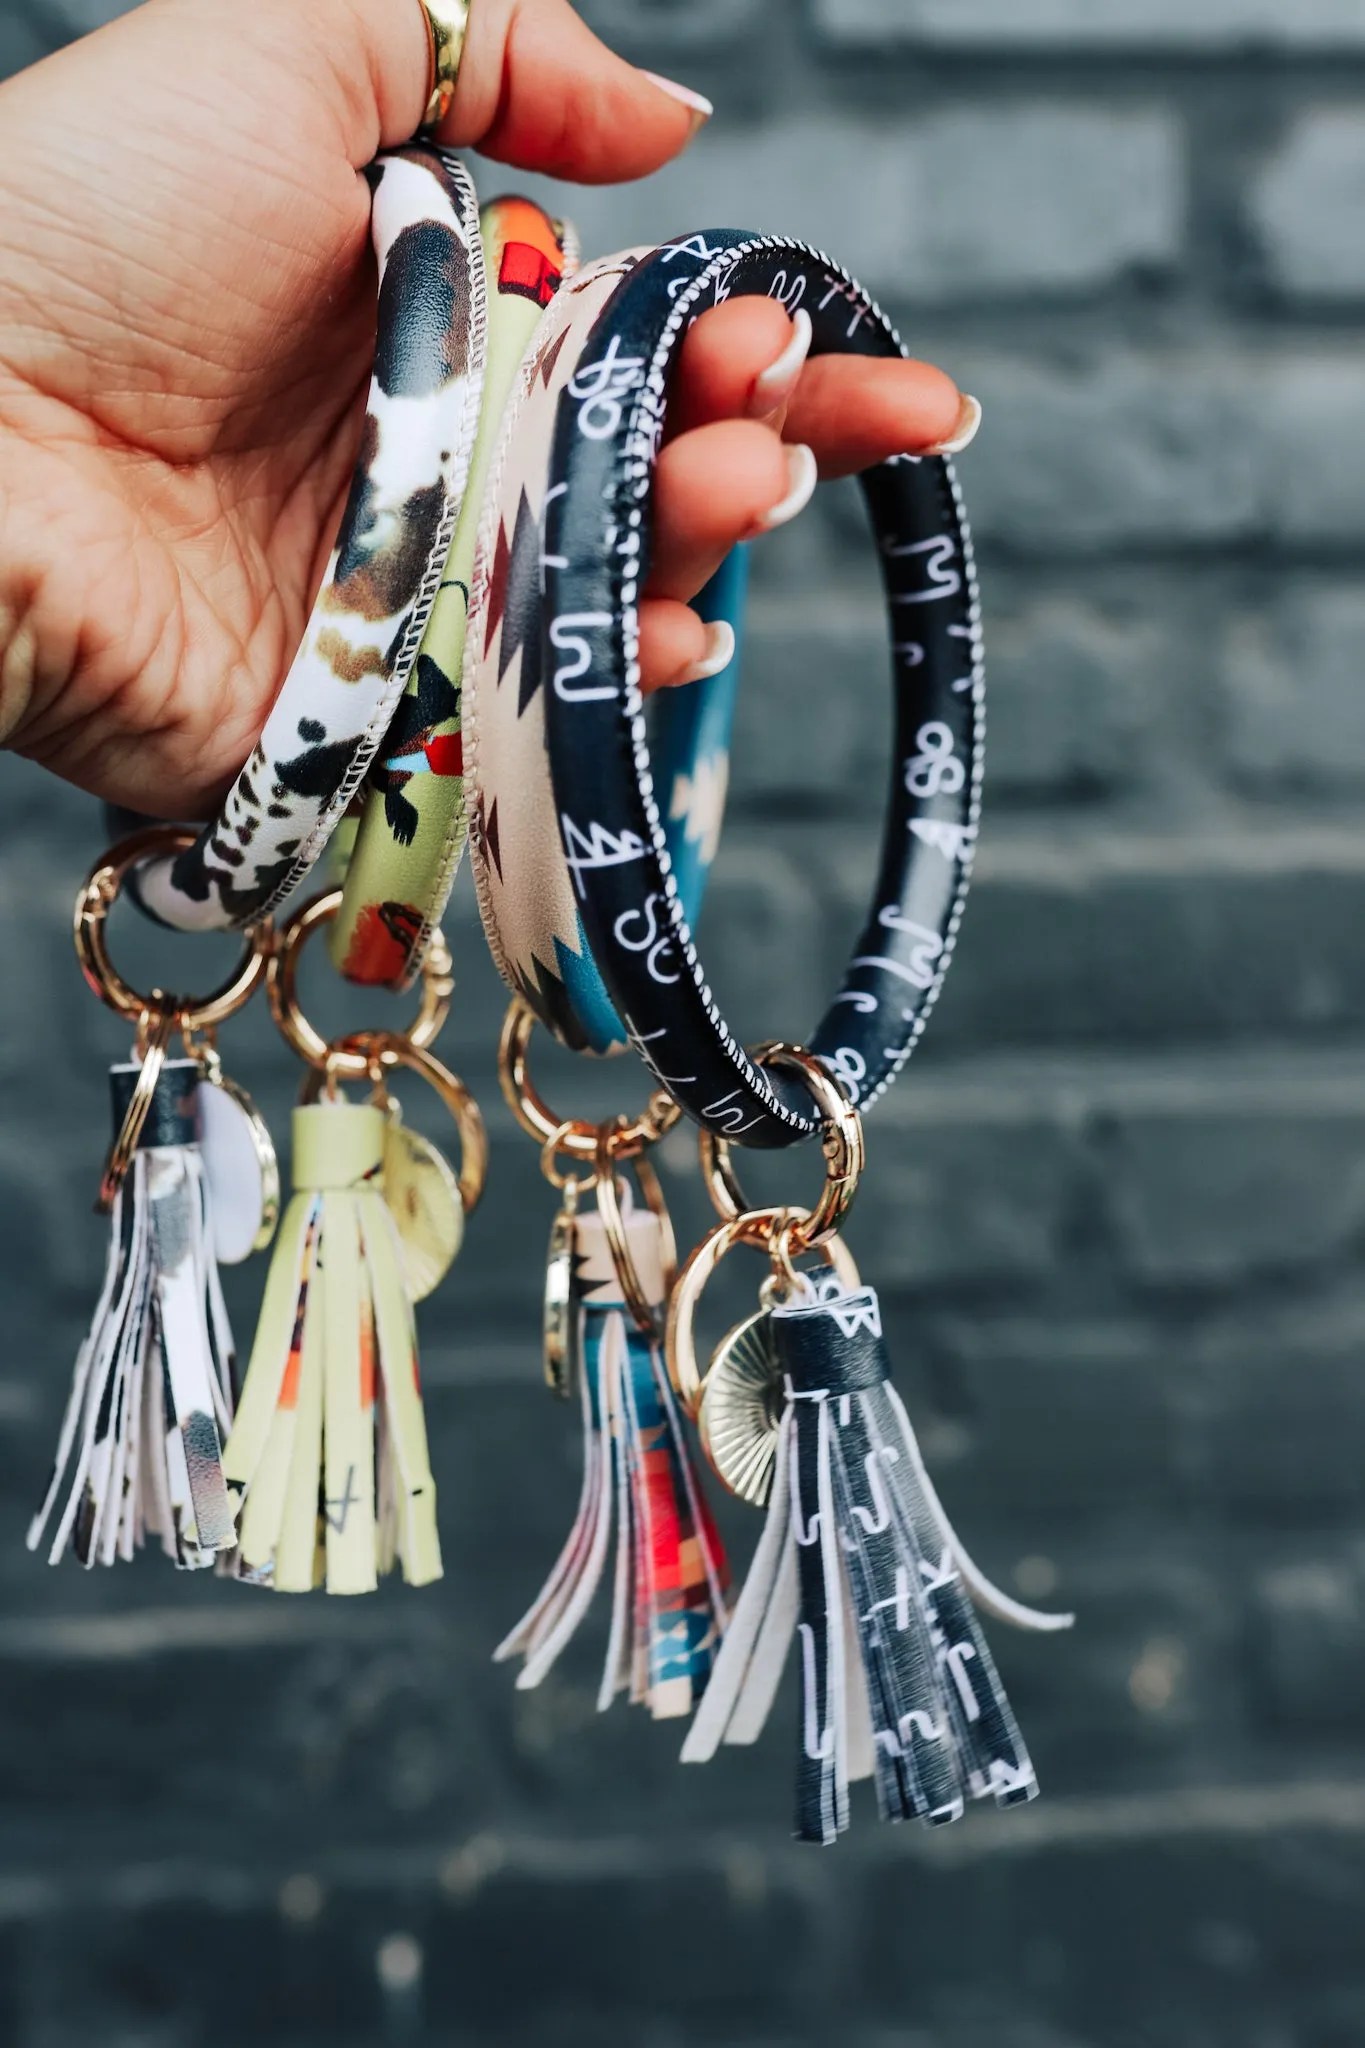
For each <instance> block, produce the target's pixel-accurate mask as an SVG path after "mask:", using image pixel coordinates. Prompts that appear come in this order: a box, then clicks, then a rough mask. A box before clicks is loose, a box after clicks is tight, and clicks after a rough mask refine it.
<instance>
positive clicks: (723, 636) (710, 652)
mask: <svg viewBox="0 0 1365 2048" xmlns="http://www.w3.org/2000/svg"><path fill="white" fill-rule="evenodd" d="M734 658H735V629H734V627H733V626H732V625H731V624H730V622H729V620H728V619H717V620H716V622H715V624H714V625H711V626H708V627H707V629H706V652H705V654H704V655H703V656H702V658H701V660H700V661H694V662H693V664H692V666H691V668H685V669H684V670H683V672H682V674H681V675H680V676H678V677H676V678H675V681H677V682H679V683H704V682H705V681H706V678H707V677H708V676H718V675H719V674H720V672H721V670H722V669H723V668H728V667H729V666H730V663H731V662H732V661H733V660H734Z"/></svg>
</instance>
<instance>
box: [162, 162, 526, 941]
mask: <svg viewBox="0 0 1365 2048" xmlns="http://www.w3.org/2000/svg"><path fill="white" fill-rule="evenodd" d="M370 183H371V186H372V188H373V193H374V198H373V208H372V213H373V220H372V232H373V238H374V245H375V251H376V254H377V256H378V259H379V330H378V339H377V345H376V352H375V366H374V376H373V379H372V382H371V385H370V395H369V404H368V409H367V412H366V417H365V427H364V432H363V435H362V440H361V451H360V459H359V462H358V463H357V466H356V471H355V475H354V477H353V479H352V483H351V492H350V497H349V499H348V500H347V505H346V511H345V513H344V515H343V518H342V523H341V531H340V534H339V535H338V538H337V544H336V548H335V550H334V552H333V555H332V560H331V563H330V565H329V568H328V571H327V576H326V579H325V580H324V583H323V586H322V590H321V592H320V594H319V596H318V600H317V602H316V604H315V605H314V607H313V612H312V616H311V618H310V619H309V622H308V627H307V630H306V632H305V634H304V637H303V643H302V645H301V647H300V649H299V652H298V654H297V655H296V656H295V659H294V662H293V665H292V667H291V668H290V670H289V673H288V675H287V676H286V678H285V681H284V686H283V688H282V689H281V691H280V694H279V696H278V698H277V699H276V701H275V705H274V708H273V710H272V711H271V713H270V716H269V717H268V718H267V720H266V723H265V728H264V730H263V732H262V734H261V737H260V739H259V741H258V742H257V744H256V746H255V747H254V749H253V750H252V754H251V758H250V759H249V760H248V762H247V764H246V766H245V767H244V768H243V770H242V772H241V774H240V775H239V776H238V777H237V780H236V782H235V783H234V785H233V787H232V789H231V791H230V792H229V794H228V797H227V800H226V802H225V803H224V805H223V808H222V810H221V811H220V813H219V815H218V816H217V818H216V819H215V820H214V822H213V823H212V825H210V826H208V827H207V828H206V829H205V830H204V831H202V832H201V833H199V834H198V835H197V837H196V839H195V841H194V844H193V845H192V846H191V847H190V848H189V849H188V850H187V851H186V852H184V853H182V854H180V855H179V857H178V858H177V859H176V860H174V861H173V862H168V863H164V864H158V865H155V866H152V867H149V868H148V869H147V871H146V872H145V873H144V874H143V876H142V877H141V881H140V891H139V900H140V901H141V902H142V903H143V905H144V907H145V908H146V909H148V910H149V911H150V912H151V913H152V915H153V916H155V917H158V918H160V919H161V920H162V921H163V922H164V923H166V924H170V925H177V926H179V927H181V928H182V929H184V930H187V931H209V930H218V929H222V928H224V927H227V926H232V925H241V924H247V923H249V922H250V921H251V920H252V919H253V918H257V917H261V916H263V915H264V914H265V913H267V912H268V911H270V910H272V909H273V908H274V906H275V905H276V904H277V903H279V902H280V901H282V899H283V898H284V897H285V896H286V895H287V894H288V893H289V891H290V890H291V889H292V888H293V887H294V885H295V883H297V882H298V881H300V880H301V879H302V878H303V876H304V875H306V874H307V872H308V870H309V868H311V866H312V865H313V863H314V861H315V860H316V859H317V857H318V855H319V854H320V853H321V852H322V850H323V848H324V846H325V845H326V843H327V840H328V839H329V837H330V836H331V833H332V831H333V829H334V827H335V826H336V825H337V824H338V822H339V821H340V819H341V817H342V816H343V814H344V813H345V811H346V808H347V806H348V804H349V803H350V800H351V798H352V796H353V795H354V794H355V792H356V790H357V789H358V788H359V786H360V784H361V782H362V780H363V779H364V776H365V774H366V772H367V770H368V769H369V766H370V762H371V760H372V759H373V757H374V754H375V752H376V750H377V748H378V746H379V743H380V741H381V740H382V739H383V737H384V734H385V732H386V731H387V729H388V726H389V723H390V720H391V719H392V717H393V713H394V708H395V706H396V704H397V702H398V700H399V698H400V697H401V695H402V693H403V689H404V686H405V685H406V683H407V680H408V676H409V674H410V672H411V670H412V666H413V663H414V661H415V660H416V657H417V650H418V647H419V644H420V642H421V639H422V635H423V633H424V631H425V629H426V624H427V620H428V618H429V616H430V614H431V609H432V605H433V603H434V601H435V597H436V591H437V586H438V585H439V583H440V580H441V576H442V572H443V570H444V567H445V561H446V555H447V553H448V552H449V548H450V538H451V534H452V532H453V530H454V526H455V519H456V514H457V512H458V510H459V506H460V501H461V498H462V495H463V492H464V486H465V478H466V475H467V473H468V469H469V461H470V454H471V451H472V449H473V445H474V433H475V428H476V426H477V422H478V408H479V390H480V385H481V382H482V377H483V358H484V341H485V301H484V272H483V252H482V249H481V246H480V243H479V234H478V206H477V202H476V200H475V197H474V188H473V186H472V185H471V183H470V181H469V178H468V176H467V174H466V172H465V170H464V168H463V166H462V165H461V164H460V163H459V162H458V160H457V159H456V158H454V157H452V156H447V155H445V154H444V153H443V152H442V151H440V150H436V149H433V148H431V147H429V146H427V145H417V144H414V145H411V146H409V147H408V148H406V149H401V150H395V151H391V152H390V153H388V154H387V155H385V156H382V157H380V158H379V160H378V162H377V163H376V164H375V165H374V166H373V168H372V170H371V172H370Z"/></svg>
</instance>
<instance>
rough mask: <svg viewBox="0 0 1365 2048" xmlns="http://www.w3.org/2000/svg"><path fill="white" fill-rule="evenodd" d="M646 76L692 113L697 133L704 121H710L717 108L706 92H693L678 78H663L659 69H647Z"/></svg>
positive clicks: (652, 83) (694, 129)
mask: <svg viewBox="0 0 1365 2048" xmlns="http://www.w3.org/2000/svg"><path fill="white" fill-rule="evenodd" d="M644 76H645V77H646V78H647V79H648V80H649V82H650V84H651V85H657V86H658V88H659V91H660V92H666V93H667V94H668V97H669V98H670V99H671V100H677V102H678V104H679V105H680V106H683V107H686V108H687V110H688V112H689V113H690V114H691V115H692V132H693V134H694V135H695V133H696V131H697V130H698V128H700V127H701V124H702V122H703V121H709V120H710V118H711V116H712V115H713V114H714V113H715V111H716V110H715V108H714V107H713V106H712V104H711V102H710V100H708V99H707V97H706V95H705V93H701V92H693V90H692V88H691V86H690V85H679V83H678V81H677V79H676V78H661V77H660V75H659V73H658V72H657V71H646V72H645V73H644Z"/></svg>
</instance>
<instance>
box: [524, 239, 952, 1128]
mask: <svg viewBox="0 0 1365 2048" xmlns="http://www.w3.org/2000/svg"><path fill="white" fill-rule="evenodd" d="M741 295H760V296H766V297H775V298H777V299H779V300H780V301H781V302H782V304H783V305H785V306H786V307H787V308H788V309H789V310H792V311H794V310H795V309H796V308H797V307H798V306H804V308H805V310H806V311H807V312H808V313H809V314H810V317H811V322H812V326H813V341H812V353H813V354H817V355H818V354H822V353H838V352H843V353H849V354H859V355H873V356H897V355H900V354H902V353H903V350H902V347H901V343H900V339H899V337H898V335H897V334H896V331H895V329H894V328H893V327H892V326H891V324H890V322H889V321H888V320H887V319H886V318H885V316H884V315H883V314H882V313H881V312H880V311H879V310H878V308H877V307H876V306H875V305H874V304H873V302H872V301H871V299H869V298H868V296H867V294H866V293H865V292H864V291H863V290H862V288H861V287H860V286H859V285H858V284H856V283H855V282H854V280H853V279H852V278H850V277H849V275H848V273H847V272H846V271H844V270H841V269H840V268H839V266H838V265H837V264H835V263H833V262H831V261H830V260H829V259H828V258H827V257H825V256H822V255H821V254H819V252H818V251H816V250H813V249H811V248H808V247H807V246H806V245H805V244H802V243H796V242H790V241H785V240H782V239H780V238H777V237H772V236H761V237H759V236H756V237H747V236H744V235H742V234H739V233H735V232H729V231H719V232H714V233H711V232H708V233H707V234H705V235H693V236H689V237H687V238H685V239H683V240H680V241H678V242H676V243H671V244H667V245H665V246H664V247H663V248H661V249H659V250H657V251H656V252H655V253H654V254H653V255H651V256H649V257H648V258H646V259H645V260H644V261H643V262H641V263H640V264H638V265H637V266H636V267H635V268H634V269H633V270H632V271H631V273H630V275H629V277H627V278H626V279H624V280H623V282H622V284H621V286H620V288H619V290H618V292H617V293H616V295H615V297H614V298H613V300H612V302H611V306H610V308H609V311H608V313H607V314H606V315H605V316H604V317H603V319H602V320H601V321H600V322H599V324H598V326H597V328H596V329H595V330H594V333H593V336H592V338H591V341H590V343H589V345H588V347H587V348H586V349H585V350H584V352H583V355H582V357H581V358H580V362H579V367H578V371H577V375H576V378H575V382H574V385H573V386H572V387H571V388H570V389H569V390H567V391H566V392H565V394H564V395H563V397H562V398H561V400H560V405H559V413H558V421H557V425H556V431H555V445H554V453H553V458H552V462H551V470H550V482H549V488H548V490H547V493H546V501H547V508H548V509H547V518H546V532H545V545H544V560H545V620H546V643H547V644H546V648H545V656H544V659H545V664H546V670H547V675H548V678H549V680H548V683H547V686H546V687H545V688H544V690H543V691H542V693H541V694H542V696H543V699H544V704H545V718H546V728H547V736H548V740H549V749H550V760H551V769H552V776H553V784H554V789H555V794H556V800H557V805H558V810H559V826H560V834H561V840H562V845H563V850H564V855H565V859H566V861H567V863H568V866H569V869H570V871H571V874H572V876H573V880H574V886H575V890H576V895H577V910H578V913H579V916H580V917H581V920H582V927H583V930H584V933H585V935H586V939H587V942H588V946H589V947H590V949H591V953H592V957H593V960H594V961H595V963H596V967H597V970H598V971H599V973H600V975H601V977H602V980H603V982H604V983H605V985H606V987H607V989H608V991H609V993H610V996H611V998H612V1001H613V1002H614V1004H615V1006H616V1009H617V1010H618V1012H619V1013H620V1015H621V1016H622V1017H623V1018H624V1019H625V1020H626V1021H627V1023H628V1026H629V1029H630V1035H631V1040H632V1043H633V1044H635V1046H636V1047H637V1049H638V1050H639V1051H640V1052H641V1053H642V1055H643V1056H644V1057H645V1059H646V1061H647V1063H648V1064H649V1065H650V1066H651V1068H652V1070H653V1071H654V1073H655V1075H656V1078H658V1079H659V1080H660V1081H661V1082H662V1083H663V1085H664V1086H665V1087H667V1088H668V1089H669V1091H670V1092H671V1093H672V1094H673V1095H674V1096H675V1097H676V1099H677V1100H678V1101H679V1102H680V1103H681V1104H682V1106H683V1108H684V1109H685V1110H686V1111H687V1112H688V1114H689V1115H690V1116H692V1117H693V1118H695V1119H696V1120H697V1121H698V1122H699V1123H701V1124H703V1125H704V1126H706V1127H708V1128H710V1129H713V1130H715V1131H716V1132H718V1133H719V1135H721V1136H722V1137H725V1138H728V1139H730V1140H732V1141H735V1142H738V1143H741V1144H745V1145H754V1146H764V1147H775V1146H783V1145H789V1144H791V1143H793V1142H794V1141H795V1140H797V1139H800V1138H803V1137H807V1136H810V1135H812V1134H813V1133H814V1132H815V1131H817V1130H818V1129H819V1127H820V1118H819V1115H818V1112H817V1111H816V1110H815V1109H814V1106H813V1104H812V1103H811V1100H810V1096H809V1094H808V1092H807V1091H806V1090H805V1089H804V1088H803V1087H802V1086H801V1084H800V1083H799V1082H798V1081H795V1080H793V1079H784V1078H783V1077H782V1076H781V1075H779V1074H768V1073H766V1072H764V1071H762V1070H761V1069H760V1068H758V1067H757V1066H756V1065H755V1064H754V1062H753V1061H752V1060H751V1059H750V1058H749V1056H748V1054H747V1053H746V1052H745V1051H744V1049H743V1047H742V1045H741V1044H740V1043H739V1041H738V1040H737V1038H736V1037H735V1034H734V1033H733V1032H732V1031H731V1030H730V1028H729V1026H728V1024H727V1023H726V1022H725V1019H724V1017H723V1016H722V1014H721V1012H720V1009H719V1007H718V1005H717V1003H716V1000H715V997H714V996H713V994H712V992H711V988H710V984H709V982H708V979H707V976H706V972H705V969H704V968H703V966H702V963H701V961H700V959H699V958H698V955H697V951H696V948H695V946H694V944H693V941H692V936H691V932H690V930H689V926H688V919H687V916H686V912H685V908H684V905H683V904H682V902H681V900H680V896H679V891H678V886H677V879H676V876H675V875H674V873H673V870H672V862H671V859H670V856H669V851H668V846H667V842H666V838H665V832H664V824H663V818H662V816H661V805H660V801H659V795H658V792H657V789H656V785H655V778H654V774H653V772H652V769H651V763H650V752H649V743H648V738H647V735H646V730H645V722H644V718H643V714H642V704H641V697H640V687H639V682H640V673H639V663H638V658H637V649H638V633H639V603H640V593H641V589H642V587H643V584H644V580H645V576H646V574H647V571H648V566H649V540H650V523H651V511H652V502H651V500H652V490H653V479H654V464H655V458H656V454H657V450H658V446H659V442H660V438H661V433H662V426H663V419H664V414H665V410H666V405H667V390H668V382H669V378H670V375H671V373H672V371H673V370H674V368H675V367H676V363H677V358H678V354H679V351H680V349H681V347H682V343H683V339H684V337H685V335H686V332H687V329H688V326H689V324H690V323H691V321H692V320H693V319H694V318H695V317H696V316H697V315H698V314H700V313H702V312H704V311H705V310H706V308H707V307H708V306H711V305H714V304H718V303H719V302H721V301H722V300H724V299H728V298H735V297H738V296H741ZM861 481H862V487H863V492H864V496H865V498H866V500H867V504H868V508H869V511H870V512H871V515H872V523H873V527H874V530H875V533H876V537H877V544H878V550H879V554H880V557H881V566H882V572H883V578H884V581H885V585H886V594H887V601H888V610H889V615H890V624H891V644H892V658H893V694H894V705H895V742H894V751H893V756H892V777H891V789H890V795H889V799H888V803H887V810H886V822H885V829H884V836H883V843H882V855H881V863H880V872H879V874H878V878H877V883H876V888H875V893H874V896H873V899H872V903H871V906H870V909H869V913H868V917H867V920H866V923H865V926H864V929H863V931H862V934H861V936H860V938H859V940H858V943H857V945H856V946H855V947H854V950H853V954H852V957H851V959H850V961H849V965H848V968H847V970H846V973H845V977H844V981H843V983H842V985H841V987H840V988H839V989H838V991H837V992H836V994H835V996H834V999H833V1001H832V1002H831V1004H830V1006H829V1008H828V1010H827V1012H826V1014H825V1017H824V1018H823V1020H822V1021H821V1023H820V1024H819V1026H818V1027H817V1029H816V1030H815V1032H814V1033H813V1034H812V1035H811V1036H810V1037H809V1038H808V1039H806V1040H805V1041H804V1042H805V1043H806V1044H808V1045H809V1046H810V1047H811V1049H812V1050H813V1051H814V1052H815V1053H816V1054H817V1055H818V1056H819V1057H820V1058H822V1059H823V1060H824V1061H825V1063H826V1064H827V1065H828V1066H829V1067H830V1068H831V1070H832V1071H833V1072H834V1073H835V1074H836V1075H837V1076H838V1078H839V1079H840V1081H842V1082H843V1084H844V1086H845V1088H846V1089H847V1090H848V1092H849V1094H850V1096H851V1097H852V1099H853V1100H854V1102H855V1103H856V1104H857V1106H858V1107H859V1108H860V1109H866V1108H867V1107H868V1105H869V1104H871V1103H873V1102H875V1101H876V1099H877V1097H878V1096H879V1095H880V1094H881V1093H882V1092H883V1090H884V1089H885V1088H886V1087H887V1086H889V1084H890V1082H891V1081H892V1080H893V1079H894V1078H895V1076H896V1074H897V1073H898V1072H899V1070H900V1068H901V1066H902V1065H903V1064H904V1062H905V1060H906V1059H907V1058H908V1057H909V1054H910V1051H911V1049H912V1047H913V1046H914V1044H915V1041H916V1040H917V1038H918V1037H919V1034H920V1032H921V1031H922V1030H923V1028H924V1024H925V1020H926V1018H927V1017H928V1014H929V1011H930V1009H931V1008H932V1006H933V1002H934V999H935V997H936V996H937V994H938V990H939V988H940V987H941V985H942V982H943V977H944V974H945V972H946V970H947V966H948V961H949V957H950V955H951V952H952V947H953V941H954V939H955V937H956V933H957V928H958V923H959V921H960V918H961V914H962V907H963V902H964V899H965V896H966V890H967V880H968V872H969V868H970V863H971V855H972V849H973V844H974V841H975V836H976V827H977V814H978V808H979V786H980V776H981V744H982V729H983V723H984V683H983V679H982V672H981V657H980V627H979V609H978V605H977V599H976V583H975V575H974V570H973V563H972V554H971V543H970V539H969V536H968V532H967V526H966V521H965V518H964V515H963V512H962V506H961V500H960V497H959V495H958V491H957V486H956V484H955V482H954V479H953V475H952V470H951V468H950V466H949V464H948V463H947V462H946V461H945V460H944V459H942V458H939V457H935V458H929V457H925V458H914V457H908V456H900V457H894V458H892V460H890V461H889V462H885V463H882V464H880V465H879V466H878V467H876V468H874V469H871V470H869V471H868V472H866V474H865V475H864V476H863V478H862V479H861ZM604 528H605V531H606V532H607V534H608V535H610V536H611V544H610V545H609V546H607V547H604V546H603V532H604ZM817 747H818V735H816V734H813V735H812V759H813V767H814V763H815V749H816V748H817ZM788 1035H789V1036H790V1034H788Z"/></svg>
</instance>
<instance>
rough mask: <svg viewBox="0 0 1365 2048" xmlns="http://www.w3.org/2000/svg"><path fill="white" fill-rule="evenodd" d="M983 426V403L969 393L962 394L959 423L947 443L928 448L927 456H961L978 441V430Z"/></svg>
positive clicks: (926, 450)
mask: <svg viewBox="0 0 1365 2048" xmlns="http://www.w3.org/2000/svg"><path fill="white" fill-rule="evenodd" d="M980 425H981V401H980V399H979V398H972V397H970V396H969V395H968V393H967V392H965V391H964V392H963V394H962V403H961V405H960V406H959V407H958V409H957V422H956V424H955V425H954V427H953V431H952V433H951V434H950V435H949V436H948V438H947V440H946V441H936V442H935V444H934V446H933V447H932V448H926V449H925V451H924V452H925V454H926V455H960V454H961V453H962V451H963V449H964V448H969V447H970V446H971V444H972V442H973V441H974V440H975V439H976V430H977V428H978V427H979V426H980Z"/></svg>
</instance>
